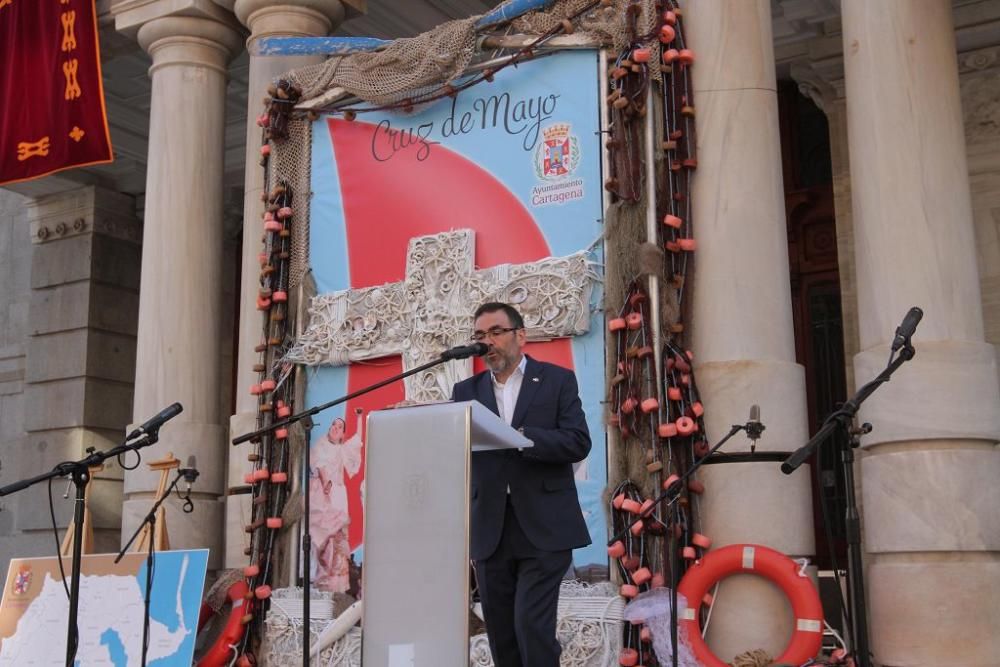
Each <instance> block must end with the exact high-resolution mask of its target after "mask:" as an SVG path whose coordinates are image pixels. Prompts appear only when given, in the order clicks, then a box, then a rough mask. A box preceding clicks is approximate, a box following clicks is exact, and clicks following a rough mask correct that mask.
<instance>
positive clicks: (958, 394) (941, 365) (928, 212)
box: [842, 0, 1000, 667]
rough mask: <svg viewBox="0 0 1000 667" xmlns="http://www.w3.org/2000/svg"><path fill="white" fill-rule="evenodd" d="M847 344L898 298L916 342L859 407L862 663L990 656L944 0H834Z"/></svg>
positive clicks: (992, 524)
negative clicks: (844, 158) (911, 354)
mask: <svg viewBox="0 0 1000 667" xmlns="http://www.w3.org/2000/svg"><path fill="white" fill-rule="evenodd" d="M842 14H843V35H844V61H845V74H846V89H847V115H848V140H849V148H850V164H851V192H852V199H853V219H854V229H855V261H856V269H857V288H858V324H859V336H860V349H861V351H860V352H859V353H858V354H857V355H856V356H855V358H854V370H855V382H856V383H857V384H861V383H863V382H865V381H866V380H867V379H869V378H871V377H873V376H874V375H876V374H877V373H878V372H879V371H880V370H881V369H882V368H883V367H884V366H885V363H886V358H887V357H888V348H889V343H890V341H891V340H892V336H893V332H894V330H895V328H896V326H897V325H898V323H899V321H900V319H901V318H902V317H903V315H904V314H905V313H906V311H907V309H908V308H909V307H911V306H920V307H921V308H923V310H924V313H925V315H924V319H923V322H922V323H921V324H920V327H919V329H918V331H917V334H916V335H915V336H914V340H913V342H914V345H915V347H916V358H915V359H914V360H913V361H912V362H910V363H908V364H906V365H905V366H903V368H902V369H901V370H900V371H899V372H897V373H896V375H895V376H894V377H893V380H892V382H891V383H889V384H888V385H886V386H884V387H882V388H881V389H880V390H879V391H878V392H877V393H876V394H875V395H874V396H873V397H872V398H871V399H870V400H869V401H868V402H867V403H865V405H864V408H863V410H862V412H861V415H860V416H861V419H863V420H864V421H869V422H871V423H872V424H873V425H874V431H873V432H872V434H871V435H870V436H868V437H866V438H865V439H864V441H863V443H862V445H863V447H864V452H863V457H862V458H861V470H862V473H863V474H862V480H863V481H862V492H863V501H864V542H865V547H866V552H867V554H868V557H867V565H868V571H867V585H868V597H869V602H870V619H871V633H870V634H871V638H872V648H873V651H874V654H875V660H876V662H877V663H878V664H882V665H892V666H894V667H896V666H899V667H903V666H906V667H909V666H927V667H930V666H931V665H946V664H947V665H977V666H983V665H1000V634H998V633H997V628H998V627H1000V605H998V604H997V598H998V596H1000V556H998V551H1000V512H998V511H997V508H998V507H1000V486H998V485H997V479H998V478H1000V452H998V450H997V446H996V445H997V438H998V434H1000V389H998V384H997V365H996V353H995V350H994V348H993V346H992V345H989V344H988V343H986V342H984V337H983V315H982V305H981V295H980V283H979V274H978V270H977V260H976V250H977V249H976V243H975V236H974V228H973V219H972V210H971V204H970V192H969V178H968V168H967V164H966V152H965V137H964V134H963V122H962V108H961V101H960V97H959V86H958V68H957V61H956V53H955V41H954V27H953V19H952V4H951V3H950V2H948V1H947V0H929V1H926V2H919V3H918V2H911V1H910V0H886V1H884V2H869V1H867V0H843V3H842Z"/></svg>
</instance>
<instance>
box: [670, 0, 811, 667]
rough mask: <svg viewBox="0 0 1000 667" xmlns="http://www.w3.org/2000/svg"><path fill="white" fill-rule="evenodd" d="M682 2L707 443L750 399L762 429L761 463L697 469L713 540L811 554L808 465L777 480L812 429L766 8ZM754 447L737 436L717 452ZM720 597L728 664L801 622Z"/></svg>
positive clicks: (760, 593) (715, 619)
mask: <svg viewBox="0 0 1000 667" xmlns="http://www.w3.org/2000/svg"><path fill="white" fill-rule="evenodd" d="M683 9H684V19H683V20H684V26H685V29H686V35H687V39H688V44H690V45H691V48H693V49H694V51H695V57H696V61H695V64H694V67H693V69H692V73H693V77H694V103H695V107H696V110H697V116H696V118H697V131H698V171H697V172H696V174H695V177H694V182H693V191H692V202H693V205H694V210H693V217H694V220H693V224H694V234H695V237H696V238H697V241H698V251H697V252H696V253H695V272H694V276H693V277H692V280H691V284H692V288H693V293H692V296H691V325H690V331H691V339H690V340H691V345H692V348H693V352H694V354H695V373H696V377H697V379H698V386H699V389H700V390H701V393H702V397H703V398H704V400H705V406H706V418H707V428H708V436H709V439H710V440H711V441H712V442H713V443H714V442H715V441H716V440H718V439H719V438H721V437H722V436H723V435H724V434H725V433H726V432H728V430H729V428H730V425H732V424H736V423H743V422H745V421H746V419H747V415H748V411H749V408H750V405H751V404H753V403H756V404H759V405H760V407H761V421H762V422H763V423H764V424H765V425H766V427H767V430H766V432H765V433H764V435H763V438H762V439H761V440H760V443H759V444H758V446H757V456H756V457H753V458H751V457H740V459H739V460H738V462H725V463H719V464H712V465H707V466H705V468H703V470H704V472H703V473H702V479H703V480H704V481H705V484H706V487H707V491H706V493H705V495H704V497H703V499H702V500H701V503H700V508H699V509H700V516H701V518H702V526H703V530H704V532H705V533H706V534H707V535H708V536H709V537H711V538H712V540H713V542H714V545H715V546H724V545H726V544H734V543H756V544H764V545H767V546H770V547H772V548H775V549H777V550H779V551H781V552H784V553H786V554H788V555H789V556H791V557H810V556H811V555H812V554H813V552H814V550H815V541H814V536H813V522H812V504H811V490H810V484H809V477H808V475H809V468H808V466H803V467H802V468H800V469H799V470H798V471H797V472H796V473H795V474H793V475H790V476H786V475H783V474H782V473H781V471H780V469H779V461H780V458H781V457H780V454H779V455H776V453H781V452H788V451H791V450H793V449H795V448H797V447H798V446H800V445H802V444H804V443H805V442H806V440H807V439H808V433H807V418H806V394H805V376H804V372H803V369H802V368H801V367H800V366H799V365H798V364H796V363H795V343H794V333H793V327H792V304H791V292H790V286H789V269H788V247H787V236H786V223H785V211H784V194H783V190H782V176H781V154H780V145H779V133H778V102H777V92H776V89H777V86H776V83H775V71H774V52H773V46H772V41H773V40H772V36H771V14H770V3H769V2H768V0H744V1H741V2H728V1H727V0H699V1H698V2H686V3H684V4H683ZM748 450H749V443H748V441H747V440H746V438H745V437H744V436H743V435H738V436H736V437H734V438H733V439H732V440H730V442H729V443H727V445H726V446H725V447H724V449H723V451H725V452H728V453H729V454H740V453H747V452H748ZM718 600H719V603H718V604H717V605H716V607H715V609H714V610H713V612H712V623H711V626H710V629H709V633H708V642H709V646H710V647H711V648H712V650H713V651H714V652H715V653H716V655H717V656H718V657H719V658H720V659H722V660H724V661H729V660H731V659H732V658H733V657H734V656H735V655H737V654H739V653H741V652H743V651H747V650H750V649H755V648H762V649H764V650H766V651H768V652H769V653H770V654H771V655H778V654H779V653H780V652H781V651H782V650H783V648H784V646H785V644H786V642H787V641H788V637H789V635H790V634H791V632H792V629H793V627H794V623H793V620H792V617H791V612H790V609H789V608H788V605H787V602H786V600H785V599H784V596H783V595H782V594H781V593H780V591H779V590H778V589H777V588H776V587H775V586H773V585H772V584H771V583H770V582H767V581H766V580H764V579H762V578H759V577H734V578H731V579H727V580H726V581H725V582H724V583H723V584H722V586H721V587H720V591H719V595H718Z"/></svg>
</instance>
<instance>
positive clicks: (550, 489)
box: [452, 357, 590, 560]
mask: <svg viewBox="0 0 1000 667" xmlns="http://www.w3.org/2000/svg"><path fill="white" fill-rule="evenodd" d="M526 358H527V363H526V365H525V368H524V380H523V381H522V383H521V392H520V394H518V399H517V405H516V406H515V407H514V415H513V419H512V420H511V426H512V427H513V428H515V429H521V430H522V432H523V433H524V435H525V437H527V438H528V439H529V440H531V441H532V442H533V443H534V447H528V448H525V449H524V450H522V451H517V450H514V451H495V452H476V453H475V454H473V455H472V488H471V494H470V496H471V503H472V507H471V510H470V512H471V518H472V536H471V540H470V544H469V552H470V556H471V557H472V559H474V560H483V559H485V558H488V557H489V556H490V555H491V554H492V553H493V552H494V551H495V550H496V548H497V545H498V544H499V543H500V535H501V532H502V530H503V521H504V511H505V508H506V504H507V489H508V487H509V488H510V500H511V504H512V505H513V508H514V514H515V515H516V516H517V520H518V522H519V523H520V524H521V528H522V529H523V530H524V533H525V535H526V536H527V537H528V539H529V540H531V542H532V544H534V545H535V547H536V548H538V549H542V550H544V551H562V550H565V549H575V548H577V547H582V546H586V545H588V544H590V534H589V533H588V532H587V525H586V523H585V522H584V519H583V512H582V511H581V509H580V501H579V500H578V499H577V495H576V481H575V480H574V478H573V464H574V463H576V462H577V461H582V460H583V459H584V458H586V456H587V454H588V453H589V452H590V432H589V431H588V429H587V421H586V417H585V416H584V414H583V407H582V405H581V403H580V396H579V390H578V387H577V383H576V376H574V375H573V373H572V371H569V370H567V369H565V368H562V367H561V366H556V365H554V364H549V363H545V362H541V361H535V360H534V359H532V358H531V357H526ZM452 399H453V400H455V401H472V400H475V401H479V402H480V403H482V404H483V405H485V406H486V407H487V408H489V409H490V410H492V411H493V412H494V413H496V414H499V410H498V409H497V402H496V397H495V395H494V393H493V381H492V379H491V377H490V372H489V371H484V372H482V373H479V374H477V375H474V376H472V377H471V378H468V379H466V380H462V381H461V382H459V383H457V384H456V385H455V388H454V391H453V392H452Z"/></svg>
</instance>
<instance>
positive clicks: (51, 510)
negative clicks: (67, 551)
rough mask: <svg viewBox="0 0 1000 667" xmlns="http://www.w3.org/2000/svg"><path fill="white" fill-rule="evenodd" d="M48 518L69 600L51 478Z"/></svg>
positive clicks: (63, 583)
mask: <svg viewBox="0 0 1000 667" xmlns="http://www.w3.org/2000/svg"><path fill="white" fill-rule="evenodd" d="M49 516H50V517H51V518H52V535H53V536H54V537H55V538H56V558H57V559H58V561H59V575H60V576H61V577H62V585H63V590H65V591H66V599H67V600H68V599H69V586H67V585H66V570H64V569H63V562H62V544H60V543H59V527H58V526H56V508H55V505H54V504H53V503H52V478H51V477H49Z"/></svg>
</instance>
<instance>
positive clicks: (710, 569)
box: [677, 544, 823, 667]
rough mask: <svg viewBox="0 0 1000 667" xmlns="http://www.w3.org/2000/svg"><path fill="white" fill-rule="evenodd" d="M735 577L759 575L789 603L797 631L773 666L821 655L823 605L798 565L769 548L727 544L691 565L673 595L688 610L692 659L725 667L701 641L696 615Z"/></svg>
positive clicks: (686, 620) (685, 623)
mask: <svg viewBox="0 0 1000 667" xmlns="http://www.w3.org/2000/svg"><path fill="white" fill-rule="evenodd" d="M734 574H757V575H760V576H762V577H765V578H766V579H769V580H770V581H772V582H774V583H775V584H776V585H777V586H778V587H779V588H780V589H781V590H782V592H784V594H785V596H786V597H787V598H788V600H789V602H791V605H792V615H793V616H794V617H795V629H794V631H793V632H792V638H791V640H790V641H789V643H788V646H786V647H785V650H784V651H783V652H782V653H781V655H779V656H778V657H777V658H775V659H774V662H776V663H789V664H793V665H801V664H802V663H804V662H807V661H809V660H811V659H812V658H813V657H815V656H816V654H817V653H819V650H820V647H821V645H822V643H823V606H822V604H821V603H820V600H819V595H818V594H817V593H816V588H815V587H814V586H813V584H812V581H810V579H809V578H808V577H807V576H805V575H804V574H801V568H800V567H799V565H798V563H796V562H795V561H793V560H792V559H791V558H789V557H788V556H786V555H785V554H783V553H781V552H780V551H775V550H774V549H771V548H769V547H765V546H760V545H757V544H731V545H729V546H726V547H722V548H721V549H716V550H715V551H712V552H710V553H708V554H706V555H705V557H704V558H702V559H701V560H700V561H696V562H695V563H693V564H692V565H691V567H690V568H689V569H688V571H687V573H685V575H684V578H683V579H681V583H680V585H679V586H678V587H677V592H678V593H680V594H681V595H683V596H684V598H685V599H686V600H687V601H688V605H690V606H688V607H687V608H686V609H685V610H684V613H683V614H682V616H681V618H680V625H681V627H682V628H684V630H685V631H686V632H687V640H688V643H689V644H690V646H691V652H692V653H693V654H694V656H695V658H697V659H698V660H699V661H700V662H701V663H702V664H703V665H705V667H727V665H726V663H725V662H723V661H722V660H720V659H719V658H717V657H716V656H715V654H713V653H712V651H711V650H709V648H708V645H707V644H706V643H705V640H704V639H702V638H701V628H700V626H699V623H698V615H699V611H700V610H701V606H702V604H704V597H705V594H706V593H708V590H709V589H710V588H711V587H712V586H714V585H715V584H716V583H717V582H718V581H720V580H722V579H725V578H726V577H728V576H731V575H734ZM693 601H697V602H693Z"/></svg>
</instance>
